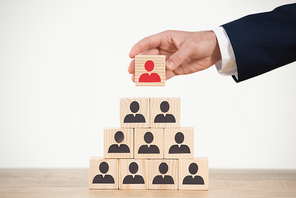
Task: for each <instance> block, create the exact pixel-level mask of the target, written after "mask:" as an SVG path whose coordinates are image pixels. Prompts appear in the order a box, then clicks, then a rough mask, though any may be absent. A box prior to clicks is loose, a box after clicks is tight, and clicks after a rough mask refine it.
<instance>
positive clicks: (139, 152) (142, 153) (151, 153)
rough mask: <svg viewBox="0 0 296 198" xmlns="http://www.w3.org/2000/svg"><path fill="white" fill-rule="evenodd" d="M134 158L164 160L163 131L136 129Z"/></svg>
mask: <svg viewBox="0 0 296 198" xmlns="http://www.w3.org/2000/svg"><path fill="white" fill-rule="evenodd" d="M134 145H135V147H134V157H135V158H141V159H148V158H150V159H151V158H153V159H157V158H160V159H162V158H163V129H154V128H136V129H135V131H134Z"/></svg>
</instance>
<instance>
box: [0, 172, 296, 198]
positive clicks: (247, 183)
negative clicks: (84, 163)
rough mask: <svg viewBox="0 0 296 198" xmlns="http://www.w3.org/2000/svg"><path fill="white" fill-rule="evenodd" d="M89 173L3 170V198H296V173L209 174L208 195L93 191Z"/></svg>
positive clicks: (0, 175)
mask: <svg viewBox="0 0 296 198" xmlns="http://www.w3.org/2000/svg"><path fill="white" fill-rule="evenodd" d="M88 179H89V170H88V169H32V168H29V169H0V197H1V198H2V197H3V198H37V197H38V198H68V197H69V198H70V197H71V198H73V197H74V198H87V197H91V198H96V197H104V198H113V197H123V198H130V197H143V198H150V197H171V198H183V197H184V198H195V197H197V198H216V197H227V198H246V197H253V198H266V197H286V198H295V194H296V170H233V169H229V170H217V169H214V170H213V169H210V170H209V190H208V191H188V190H89V186H88Z"/></svg>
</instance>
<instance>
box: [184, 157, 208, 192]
mask: <svg viewBox="0 0 296 198" xmlns="http://www.w3.org/2000/svg"><path fill="white" fill-rule="evenodd" d="M191 164H192V167H190V166H191ZM195 164H196V165H197V166H196V167H197V169H196V173H194V171H195V170H193V169H194V168H195ZM208 166H209V165H208V158H201V157H199V158H194V159H180V160H179V189H180V190H208V186H209V167H208ZM190 168H191V170H190ZM190 171H191V173H190ZM191 178H192V180H191V181H190V180H189V182H188V179H191ZM186 181H187V182H186ZM192 181H194V182H197V183H194V182H192ZM201 181H202V182H203V183H202V182H201ZM190 182H192V183H190Z"/></svg>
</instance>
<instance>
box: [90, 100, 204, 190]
mask: <svg viewBox="0 0 296 198" xmlns="http://www.w3.org/2000/svg"><path fill="white" fill-rule="evenodd" d="M208 180H209V179H208V159H207V158H200V157H198V158H195V157H194V128H193V127H180V98H121V99H120V128H108V129H105V130H104V158H95V157H92V158H90V163H89V188H90V189H175V190H176V189H180V190H183V189H184V190H207V189H208V182H209V181H208Z"/></svg>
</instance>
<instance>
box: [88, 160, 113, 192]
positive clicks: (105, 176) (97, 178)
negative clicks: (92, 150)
mask: <svg viewBox="0 0 296 198" xmlns="http://www.w3.org/2000/svg"><path fill="white" fill-rule="evenodd" d="M89 189H118V159H102V158H97V157H92V158H90V160H89Z"/></svg>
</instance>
